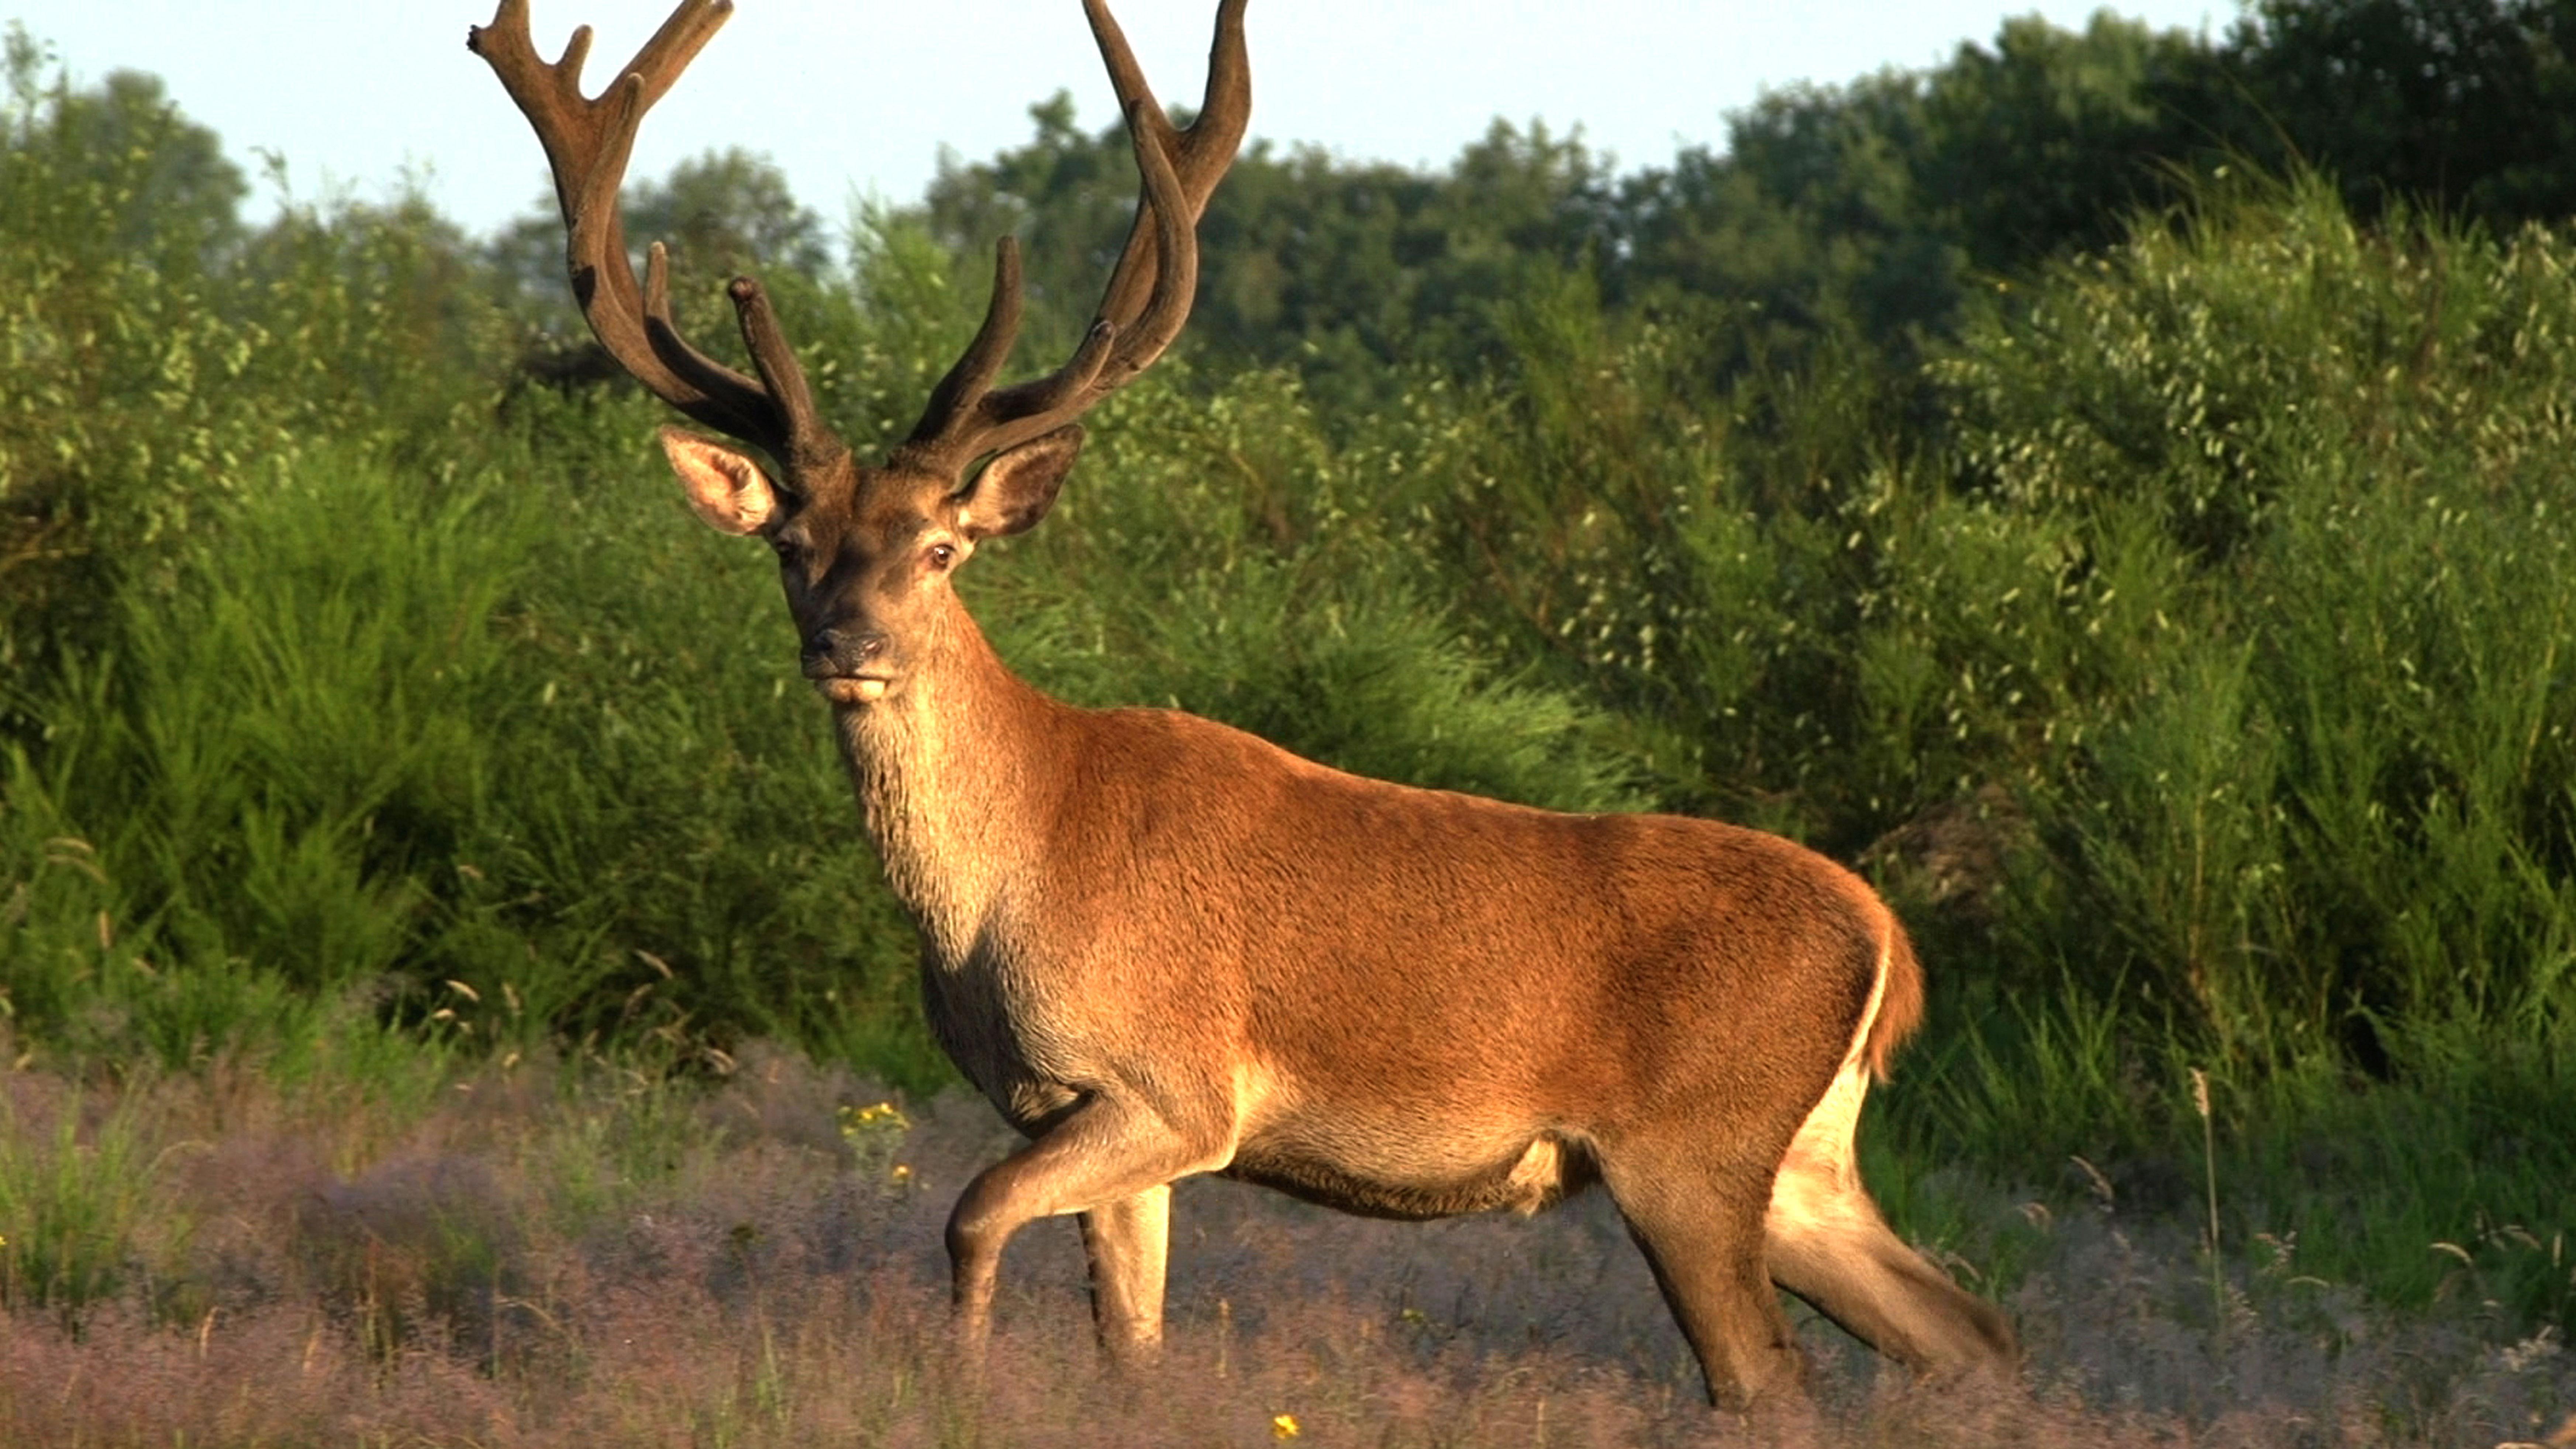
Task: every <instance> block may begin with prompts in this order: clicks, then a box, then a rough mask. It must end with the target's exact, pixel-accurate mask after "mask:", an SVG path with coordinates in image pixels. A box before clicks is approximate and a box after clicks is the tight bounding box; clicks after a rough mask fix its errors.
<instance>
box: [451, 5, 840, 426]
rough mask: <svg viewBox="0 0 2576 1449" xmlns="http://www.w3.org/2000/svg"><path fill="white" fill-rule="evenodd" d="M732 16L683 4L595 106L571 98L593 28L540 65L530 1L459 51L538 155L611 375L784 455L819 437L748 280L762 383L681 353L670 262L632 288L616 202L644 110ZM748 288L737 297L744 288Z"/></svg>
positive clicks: (744, 307)
mask: <svg viewBox="0 0 2576 1449" xmlns="http://www.w3.org/2000/svg"><path fill="white" fill-rule="evenodd" d="M732 14H733V0H680V4H679V6H678V8H676V9H674V10H673V11H672V12H671V14H670V17H669V18H668V19H666V20H664V21H663V22H662V26H661V28H660V29H659V30H656V31H655V32H654V33H653V38H652V39H650V40H648V41H646V42H645V43H644V46H643V48H642V49H640V50H638V51H637V52H636V53H635V58H634V59H633V60H632V61H629V62H628V63H627V65H626V68H625V69H624V70H622V71H621V72H619V74H618V77H617V79H616V80H615V81H614V82H612V83H611V84H610V85H609V87H608V89H607V90H606V91H605V92H603V93H602V94H601V95H600V96H599V98H598V99H596V100H590V99H585V98H584V97H583V95H582V93H581V69H582V65H583V62H584V61H585V60H587V59H588V57H589V54H590V43H591V30H590V27H589V26H587V25H585V26H582V27H580V28H578V29H576V30H574V31H573V34H572V39H571V41H570V42H569V43H568V44H567V45H566V46H565V47H564V53H563V58H562V59H560V60H558V61H556V62H555V63H554V64H552V65H548V64H546V63H545V62H544V61H543V60H541V59H540V58H539V57H538V55H537V51H536V46H535V43H534V41H533V40H532V39H531V38H530V36H529V30H528V0H500V6H499V9H498V10H497V11H496V12H495V13H494V15H493V18H492V23H491V24H490V25H489V26H476V27H473V28H471V29H469V30H468V31H467V32H466V38H465V43H466V47H467V48H468V49H470V50H472V51H473V52H474V53H475V54H477V55H480V56H482V57H483V58H484V59H485V60H486V61H488V62H490V63H491V66H492V69H493V71H494V72H495V73H496V74H497V75H499V76H500V78H501V84H502V87H503V88H504V89H506V90H507V91H508V92H509V93H510V99H511V100H512V101H514V102H516V103H517V104H518V107H519V109H520V111H521V112H522V113H523V114H525V115H526V116H527V118H528V124H529V125H530V126H531V127H532V128H534V130H535V131H536V133H537V141H538V143H539V144H540V145H541V146H543V147H544V148H545V153H546V163H547V166H548V168H549V169H550V170H551V171H552V172H553V175H554V183H555V199H556V202H557V203H558V205H560V207H561V208H562V210H563V218H564V249H565V262H566V265H567V268H568V270H569V271H570V273H571V277H572V286H573V294H574V297H575V298H576V300H578V301H579V302H580V304H581V310H582V316H583V318H584V319H585V320H586V321H588V322H589V323H590V329H591V331H592V333H593V334H595V335H596V336H597V337H598V338H599V341H600V345H601V346H603V347H605V348H607V349H608V352H609V355H610V356H612V357H614V358H615V359H617V362H618V364H619V365H620V366H622V367H624V368H625V369H626V370H627V371H628V372H629V373H631V374H633V375H634V377H635V380H636V381H638V382H640V383H642V384H643V385H644V386H645V388H646V389H647V390H649V391H650V392H652V393H653V394H654V395H655V396H657V397H659V398H661V399H662V400H663V401H664V402H666V403H669V404H670V405H671V406H672V407H674V408H677V409H678V410H679V411H681V412H683V413H685V414H687V415H688V416H689V417H690V418H692V419H694V420H696V421H697V422H699V423H702V424H704V425H706V426H707V427H710V428H714V429H716V430H717V431H719V432H724V433H729V434H731V435H733V436H734V437H737V438H740V439H742V440H744V441H745V442H749V443H753V444H756V445H758V446H760V447H763V448H767V449H768V450H769V451H770V452H772V453H774V454H778V455H780V456H781V457H782V458H783V457H784V456H785V455H786V454H788V453H789V452H790V451H792V450H795V449H798V448H805V447H812V446H814V445H816V444H817V443H818V442H820V441H822V440H824V438H825V434H824V433H823V430H822V428H821V424H820V421H819V418H818V416H817V415H816V413H815V412H814V409H813V402H812V398H811V394H810V393H809V391H808V390H807V388H806V386H805V379H804V372H803V369H802V368H801V367H799V366H798V364H797V362H796V357H795V353H794V351H793V350H792V349H790V348H789V347H788V346H787V345H786V342H785V340H784V338H783V337H782V336H781V335H780V334H779V332H778V326H777V320H776V318H775V317H774V316H772V315H770V313H769V307H768V301H767V299H766V297H765V296H763V295H762V294H761V292H760V289H759V286H758V284H757V283H751V282H749V280H748V279H747V278H738V279H736V282H735V286H734V292H733V300H734V306H735V310H736V313H737V314H738V317H739V320H740V322H741V324H742V329H743V339H744V341H745V342H746V343H747V344H748V345H749V346H750V348H751V351H752V357H753V362H754V365H755V366H756V367H757V368H758V369H759V371H760V374H761V380H760V381H754V380H753V379H751V378H748V377H745V376H743V375H742V374H741V373H739V372H737V371H735V370H734V369H732V368H730V367H728V366H726V365H725V364H723V363H721V362H718V361H717V360H715V359H714V358H712V357H709V356H707V355H706V354H705V353H703V352H701V351H699V350H698V349H697V348H695V347H693V346H691V345H690V344H689V342H688V340H687V339H686V338H684V337H682V336H681V335H680V332H679V329H678V328H677V326H675V325H674V324H673V322H672V320H671V304H670V285H669V275H668V262H667V259H666V257H665V255H664V252H663V249H662V247H661V246H660V245H659V244H658V243H657V244H655V245H654V247H653V248H652V250H651V252H650V253H649V254H648V256H647V258H646V262H645V271H646V277H645V281H644V283H643V285H641V286H639V285H638V284H637V282H636V278H635V268H634V264H633V263H632V262H631V261H629V260H628V257H627V252H626V228H625V222H624V218H623V217H622V216H621V215H620V212H619V208H618V205H617V193H618V188H619V186H620V185H621V184H622V183H623V182H624V180H625V177H626V165H627V161H628V159H629V158H630V156H631V155H632V154H633V150H634V145H635V134H636V130H637V128H638V127H639V126H640V125H641V124H642V122H643V119H644V113H645V112H646V111H647V110H650V109H651V108H652V106H653V103H654V102H656V101H658V100H660V99H661V98H662V97H663V95H664V94H665V93H667V92H668V91H669V90H670V89H671V86H672V85H673V83H675V82H676V81H678V80H679V78H680V73H681V72H682V71H683V70H685V69H687V68H688V65H689V62H690V61H692V60H694V59H696V57H697V54H698V52H699V51H700V50H701V49H703V48H705V46H706V43H707V42H708V41H709V40H711V39H713V38H714V36H715V33H716V31H717V29H718V28H719V27H721V26H722V25H723V24H724V22H725V21H726V19H728V18H729V17H730V16H731V15H732ZM746 286H748V288H749V291H748V293H747V294H746V292H745V291H744V288H745V287H746Z"/></svg>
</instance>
